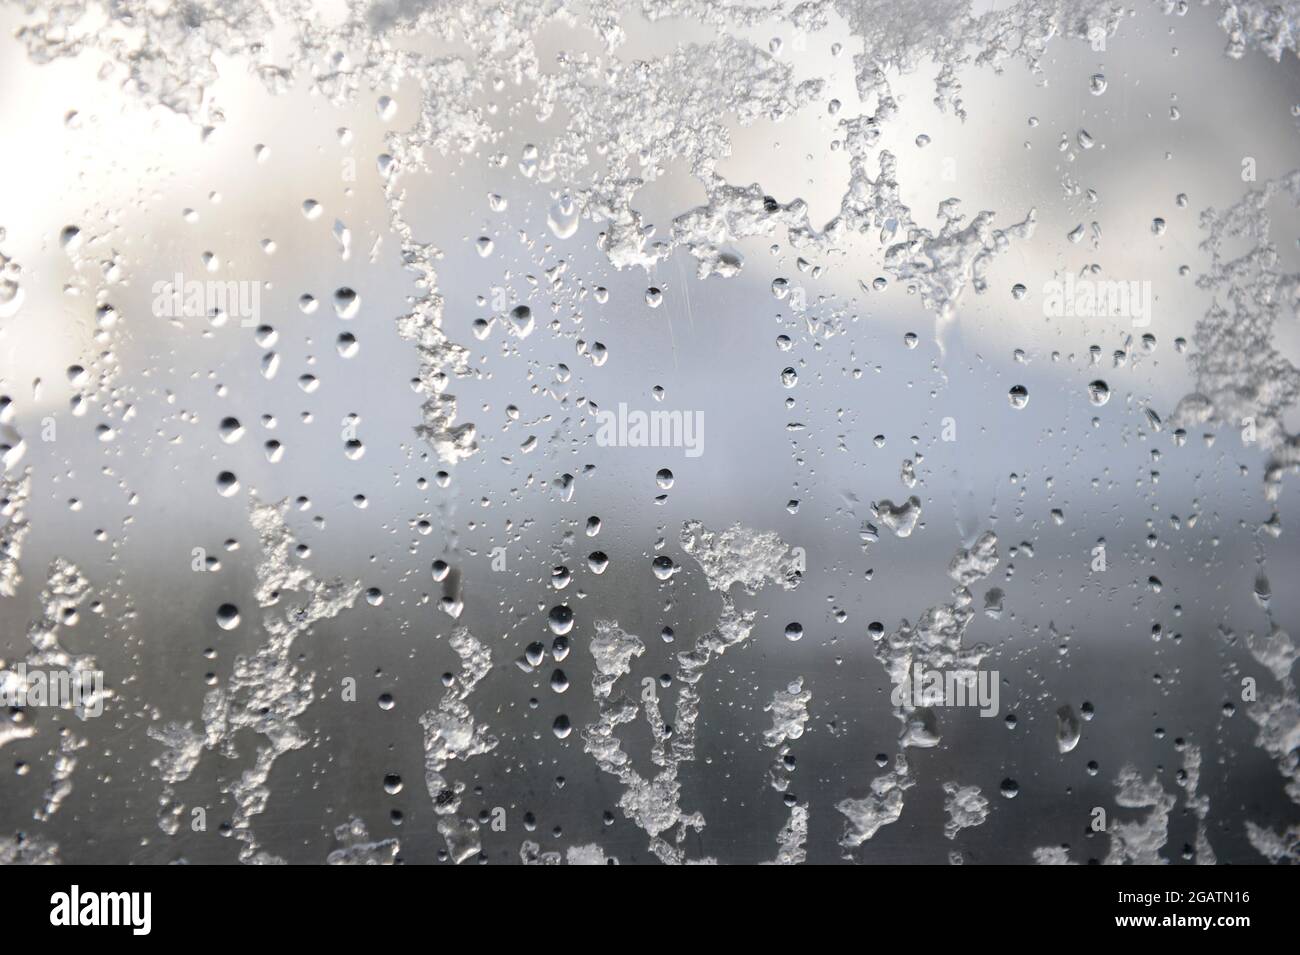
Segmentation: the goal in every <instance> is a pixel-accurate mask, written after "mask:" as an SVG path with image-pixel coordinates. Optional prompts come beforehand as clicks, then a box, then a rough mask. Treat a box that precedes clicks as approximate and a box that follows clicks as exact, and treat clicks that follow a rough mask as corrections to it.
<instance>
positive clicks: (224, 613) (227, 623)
mask: <svg viewBox="0 0 1300 955" xmlns="http://www.w3.org/2000/svg"><path fill="white" fill-rule="evenodd" d="M217 626H218V627H220V628H221V629H222V630H234V629H235V628H236V627H238V626H239V608H238V607H236V606H235V605H234V604H222V605H221V606H220V607H218V608H217Z"/></svg>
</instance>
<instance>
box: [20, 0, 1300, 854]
mask: <svg viewBox="0 0 1300 955" xmlns="http://www.w3.org/2000/svg"><path fill="white" fill-rule="evenodd" d="M0 19H2V20H3V25H4V27H5V32H4V38H3V39H2V40H0V43H3V44H4V47H5V53H4V55H3V56H2V57H0V72H3V74H4V83H3V84H2V85H0V90H2V91H3V92H0V122H3V124H4V128H5V129H6V131H7V134H8V136H7V143H9V144H10V145H11V148H10V149H7V150H6V152H5V155H4V157H3V159H0V173H2V175H0V467H2V468H3V470H2V471H0V619H2V620H3V621H4V623H5V629H4V634H5V636H4V640H3V643H0V663H2V666H0V690H2V691H3V692H4V694H5V699H4V702H5V704H6V707H7V708H6V710H5V714H6V715H5V719H4V721H3V723H2V724H0V749H3V750H4V753H3V755H4V757H6V759H5V760H4V761H3V762H0V770H2V771H5V782H4V784H3V785H4V787H5V788H4V795H5V798H4V799H3V801H0V806H2V808H0V861H4V862H15V863H19V862H21V863H50V862H92V863H99V862H151V863H164V862H177V861H186V862H193V863H216V862H235V861H239V862H245V863H276V862H292V863H304V862H308V863H322V862H328V863H330V864H393V863H399V862H405V863H431V862H443V863H449V864H451V863H455V864H471V863H475V862H497V863H501V862H504V863H516V862H519V863H523V864H561V863H563V864H608V863H611V862H619V863H640V862H662V863H671V864H679V863H706V862H718V863H751V864H758V863H764V864H768V863H775V864H799V863H804V862H814V863H827V862H842V861H850V862H857V863H864V862H912V861H919V862H938V863H948V862H951V863H954V864H959V863H986V862H995V863H1022V864H1034V863H1038V864H1083V863H1088V862H1103V863H1114V864H1123V863H1133V864H1165V863H1197V864H1206V863H1214V862H1228V863H1243V862H1256V863H1258V862H1263V861H1269V862H1296V861H1300V849H1298V848H1297V846H1298V845H1300V746H1298V745H1297V741H1298V740H1300V698H1298V697H1297V691H1296V683H1295V673H1294V669H1295V666H1294V665H1295V661H1296V648H1295V643H1294V641H1293V639H1292V638H1291V636H1290V635H1289V632H1288V631H1289V630H1290V629H1293V628H1294V627H1295V622H1296V619H1297V617H1298V616H1300V595H1298V594H1296V593H1295V592H1294V589H1293V588H1289V587H1287V586H1285V582H1286V581H1288V580H1290V579H1293V578H1294V576H1295V574H1296V573H1297V571H1298V570H1300V551H1298V550H1297V549H1296V547H1295V545H1294V544H1293V543H1292V540H1293V534H1291V533H1288V530H1289V529H1288V527H1287V524H1288V522H1289V520H1290V518H1291V514H1292V511H1293V508H1292V507H1291V506H1289V505H1288V503H1287V500H1288V494H1293V493H1294V491H1293V490H1292V489H1291V488H1290V487H1289V485H1292V484H1294V483H1295V480H1296V471H1297V468H1298V467H1300V438H1297V436H1296V428H1297V414H1296V408H1295V406H1296V402H1297V398H1298V397H1300V373H1298V372H1297V370H1296V364H1295V355H1296V350H1297V347H1298V346H1300V337H1298V336H1297V332H1296V313H1297V305H1298V304H1300V252H1298V245H1297V228H1298V227H1300V170H1298V169H1295V168H1294V166H1295V165H1296V162H1295V157H1296V155H1297V152H1296V136H1297V135H1298V134H1300V122H1298V119H1297V117H1298V116H1300V113H1298V112H1297V108H1296V106H1295V104H1296V102H1297V101H1298V99H1297V94H1300V85H1298V81H1297V80H1296V78H1295V77H1296V73H1295V70H1294V67H1295V65H1296V63H1295V60H1296V56H1297V44H1296V29H1297V27H1296V24H1297V23H1298V22H1300V12H1298V11H1297V10H1296V5H1295V4H1294V3H1256V2H1247V3H1233V4H1228V3H1223V2H1220V0H1209V2H1206V3H1196V4H1189V3H1167V2H1139V3H1137V4H1129V5H1125V4H1118V3H1108V2H1097V0H1020V2H1014V0H994V2H990V0H974V2H972V0H915V2H902V0H854V2H848V0H839V2H836V0H820V2H819V0H809V2H802V3H790V2H773V3H761V2H752V3H703V2H698V0H639V2H632V0H628V2H610V0H589V2H577V0H572V2H571V0H536V2H534V0H520V2H509V3H492V2H486V0H467V2H454V0H453V2H444V3H421V2H413V0H391V2H389V0H376V2H364V0H355V2H353V0H329V2H314V3H304V2H288V0H237V2H230V0H221V2H217V0H211V2H202V0H201V2H193V3H185V4H164V3H144V2H136V0H124V2H115V3H111V4H108V3H93V2H92V3H82V2H67V3H63V2H38V0H32V2H21V3H8V4H4V5H0Z"/></svg>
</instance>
